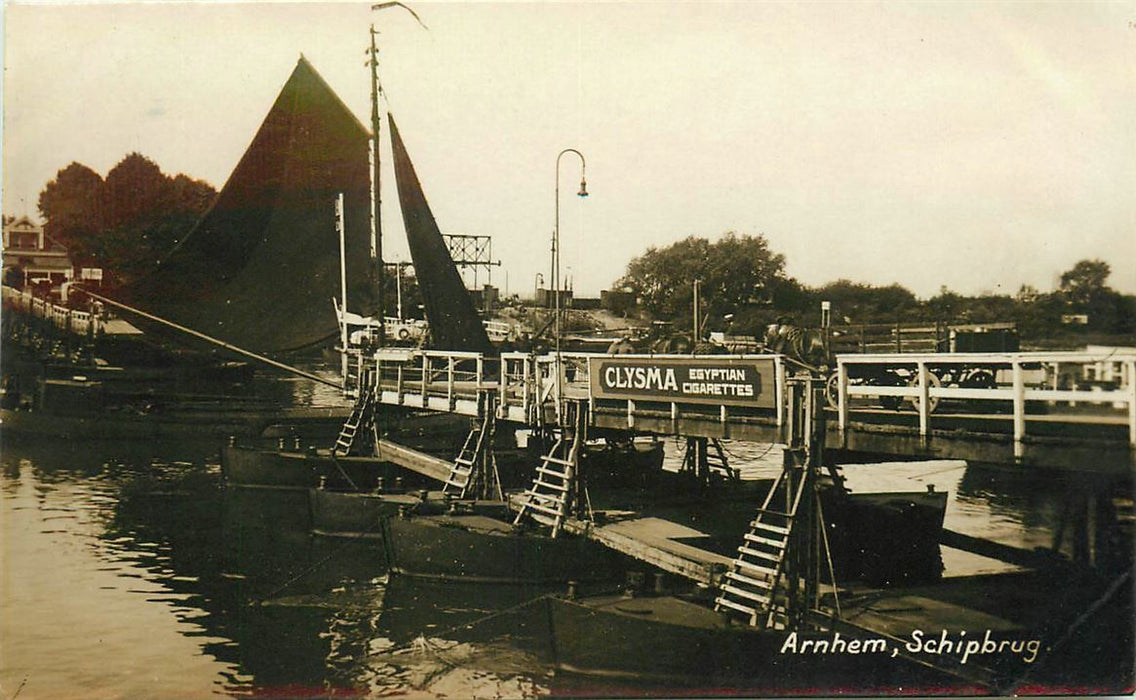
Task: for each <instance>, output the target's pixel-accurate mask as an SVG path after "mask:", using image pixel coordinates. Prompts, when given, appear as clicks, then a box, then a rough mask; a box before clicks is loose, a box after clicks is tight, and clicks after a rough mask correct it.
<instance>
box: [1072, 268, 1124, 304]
mask: <svg viewBox="0 0 1136 700" xmlns="http://www.w3.org/2000/svg"><path fill="white" fill-rule="evenodd" d="M1111 273H1112V269H1111V268H1110V267H1109V266H1108V263H1106V262H1104V261H1102V260H1082V261H1080V262H1078V263H1077V264H1076V265H1074V266H1073V267H1072V269H1070V270H1067V271H1066V272H1065V273H1064V274H1062V275H1061V291H1062V292H1064V293H1065V296H1066V298H1068V299H1069V300H1070V301H1072V302H1073V303H1076V304H1088V303H1091V302H1092V300H1093V299H1094V298H1095V297H1097V296H1099V295H1100V294H1101V293H1102V292H1104V291H1106V290H1107V289H1108V287H1107V286H1106V283H1107V282H1108V276H1109V275H1110V274H1111Z"/></svg>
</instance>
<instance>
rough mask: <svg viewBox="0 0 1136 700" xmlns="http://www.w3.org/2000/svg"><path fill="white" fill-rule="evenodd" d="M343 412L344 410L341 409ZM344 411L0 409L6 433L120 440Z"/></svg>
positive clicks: (221, 430) (220, 432)
mask: <svg viewBox="0 0 1136 700" xmlns="http://www.w3.org/2000/svg"><path fill="white" fill-rule="evenodd" d="M340 414H342V415H340ZM345 416H346V412H345V411H338V410H336V409H311V410H310V411H272V412H265V411H208V410H205V411H178V410H171V411H167V412H154V413H140V412H128V411H122V412H118V413H116V412H110V411H107V412H102V413H90V414H85V415H63V414H59V413H54V412H45V411H37V410H16V409H6V408H5V409H0V425H2V426H3V428H2V429H3V431H4V433H5V434H8V435H27V436H36V437H57V438H67V439H72V440H119V439H143V438H164V437H206V436H210V435H212V436H216V437H223V436H229V435H241V436H246V435H257V434H259V433H260V432H261V431H262V430H264V428H265V427H267V426H268V425H271V424H272V423H280V422H296V421H300V422H304V423H307V424H317V423H321V422H322V423H326V424H328V425H333V424H335V423H338V422H342V421H343V420H344V417H345Z"/></svg>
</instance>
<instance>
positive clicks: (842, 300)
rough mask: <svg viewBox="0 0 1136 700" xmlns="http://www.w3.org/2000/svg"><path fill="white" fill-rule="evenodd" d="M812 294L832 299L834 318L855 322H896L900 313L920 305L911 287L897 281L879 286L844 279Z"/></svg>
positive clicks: (819, 297) (821, 298)
mask: <svg viewBox="0 0 1136 700" xmlns="http://www.w3.org/2000/svg"><path fill="white" fill-rule="evenodd" d="M813 294H814V296H815V298H816V299H818V300H820V301H830V302H832V315H833V318H834V319H841V320H843V319H845V318H847V319H848V320H849V321H851V322H852V323H876V322H884V323H895V320H896V318H897V316H899V315H901V314H903V313H905V312H911V311H914V310H915V309H917V308H918V307H919V300H918V299H916V297H915V295H914V294H913V293H912V292H911V290H909V289H907V288H906V287H904V286H902V285H898V284H889V285H887V286H885V287H877V286H874V285H870V284H864V283H862V282H852V281H850V280H846V279H841V280H836V281H835V282H829V283H828V284H826V285H824V286H823V287H820V288H818V289H817V290H815V292H814V293H813Z"/></svg>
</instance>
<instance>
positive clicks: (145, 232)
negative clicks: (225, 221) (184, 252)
mask: <svg viewBox="0 0 1136 700" xmlns="http://www.w3.org/2000/svg"><path fill="white" fill-rule="evenodd" d="M216 194H217V193H216V190H214V189H213V187H212V186H211V185H210V184H209V183H207V182H204V181H202V180H195V179H193V178H190V177H188V176H186V175H181V174H179V175H176V176H174V177H170V176H168V175H166V174H164V173H163V172H162V170H161V168H159V167H158V165H157V164H156V163H154V162H153V161H152V160H150V159H149V158H146V157H145V156H143V155H141V154H139V153H131V154H129V155H127V156H126V157H125V158H123V159H122V160H121V161H119V162H118V164H117V165H115V166H114V167H113V168H111V170H110V172H108V173H107V176H106V179H105V180H104V179H103V178H102V177H100V176H99V174H98V173H96V172H95V171H94V170H92V169H90V168H88V167H87V166H85V165H83V164H81V163H71V164H70V165H68V166H67V167H65V168H63V169H62V170H60V171H59V172H58V173H57V174H56V176H55V179H53V180H51V181H50V182H48V183H47V185H45V186H44V188H43V190H42V191H41V192H40V195H39V211H40V215H41V216H42V217H43V221H44V231H45V232H46V233H47V234H48V235H50V236H51V237H52V238H54V239H55V240H57V241H59V242H60V243H61V244H63V245H64V246H66V247H67V249H68V251H69V252H70V253H71V255H72V258H73V259H75V261H76V262H79V263H81V264H87V265H92V266H98V267H102V268H104V269H105V271H106V275H107V280H109V281H110V282H111V283H115V282H117V283H128V282H131V281H133V280H134V279H137V278H138V277H141V276H144V275H146V274H148V273H149V272H150V271H152V270H153V269H154V267H155V266H156V265H157V263H158V261H159V260H160V259H161V258H162V256H164V255H165V254H166V253H167V252H169V250H170V249H171V248H172V247H173V246H175V245H177V243H178V242H179V241H180V240H181V239H182V238H183V237H184V236H185V234H187V233H188V232H189V230H190V229H191V228H192V227H193V225H194V223H196V221H197V219H198V218H200V217H201V215H202V214H203V213H204V212H205V211H206V209H208V208H209V205H210V203H211V202H212V201H213V198H214V197H215V196H216Z"/></svg>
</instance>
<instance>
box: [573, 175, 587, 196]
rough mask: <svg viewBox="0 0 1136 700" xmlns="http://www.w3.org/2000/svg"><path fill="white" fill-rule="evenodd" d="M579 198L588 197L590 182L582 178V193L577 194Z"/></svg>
mask: <svg viewBox="0 0 1136 700" xmlns="http://www.w3.org/2000/svg"><path fill="white" fill-rule="evenodd" d="M576 196H577V197H587V196H588V182H587V180H585V179H584V178H580V191H579V192H577V193H576Z"/></svg>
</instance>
